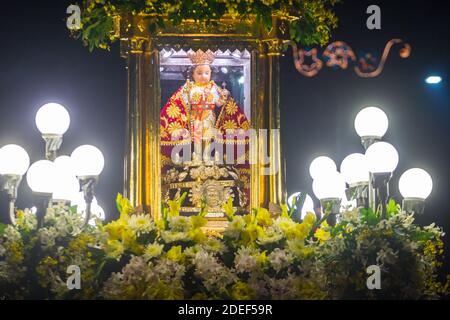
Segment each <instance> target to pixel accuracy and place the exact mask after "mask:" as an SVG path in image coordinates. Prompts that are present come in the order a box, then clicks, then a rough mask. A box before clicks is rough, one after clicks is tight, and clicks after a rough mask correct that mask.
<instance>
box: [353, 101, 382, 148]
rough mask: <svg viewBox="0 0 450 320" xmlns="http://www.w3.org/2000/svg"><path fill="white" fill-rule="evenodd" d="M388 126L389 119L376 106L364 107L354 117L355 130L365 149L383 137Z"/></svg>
mask: <svg viewBox="0 0 450 320" xmlns="http://www.w3.org/2000/svg"><path fill="white" fill-rule="evenodd" d="M388 127H389V120H388V117H387V116H386V113H384V111H383V110H381V109H380V108H377V107H367V108H364V109H362V110H361V111H360V112H359V113H358V114H357V115H356V118H355V130H356V132H357V133H358V135H359V136H360V137H361V143H362V145H363V146H364V148H365V149H366V150H367V148H368V147H369V146H370V145H372V144H373V143H375V142H377V141H380V140H381V138H383V136H384V135H385V134H386V132H387V129H388Z"/></svg>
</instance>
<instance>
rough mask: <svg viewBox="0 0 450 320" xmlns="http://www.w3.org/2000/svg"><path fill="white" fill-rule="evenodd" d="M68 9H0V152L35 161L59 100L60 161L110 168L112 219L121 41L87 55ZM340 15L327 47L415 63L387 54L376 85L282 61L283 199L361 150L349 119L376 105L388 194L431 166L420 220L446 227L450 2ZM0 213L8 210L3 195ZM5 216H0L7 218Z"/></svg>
mask: <svg viewBox="0 0 450 320" xmlns="http://www.w3.org/2000/svg"><path fill="white" fill-rule="evenodd" d="M68 4H69V2H68V1H67V2H66V1H60V0H58V1H55V0H51V1H50V0H45V1H44V0H41V1H28V2H27V1H14V2H8V4H4V5H3V6H2V9H1V10H2V11H1V18H0V37H1V39H2V50H1V51H0V56H1V59H0V68H1V72H0V111H1V112H0V146H3V145H5V144H8V143H16V144H19V145H21V146H23V147H25V148H26V149H27V150H28V152H29V154H30V156H31V158H32V161H33V162H34V161H37V160H39V159H41V158H42V157H43V149H44V144H43V141H42V139H41V137H40V134H39V132H38V130H37V129H36V127H35V124H34V116H35V113H36V111H37V110H38V108H39V107H40V106H41V105H43V104H44V103H47V102H53V101H54V102H59V103H61V104H63V105H64V106H65V107H66V108H68V110H69V112H70V114H71V119H72V124H71V127H70V129H69V131H68V132H67V134H66V135H65V137H64V144H63V148H62V153H63V154H70V153H71V152H72V150H73V149H74V148H75V147H77V146H78V145H81V144H87V143H88V144H94V145H97V146H98V147H100V148H101V149H102V151H103V152H104V155H105V158H106V166H105V170H104V172H103V174H102V176H101V180H100V185H99V188H98V199H99V202H100V204H101V205H103V207H104V208H105V209H106V210H107V212H109V214H110V215H112V214H113V215H115V214H116V213H115V206H114V200H115V196H116V194H117V192H121V190H122V179H123V160H122V158H123V150H124V136H125V104H126V71H125V61H124V60H123V59H121V58H120V56H119V48H118V45H117V44H116V45H114V46H113V49H112V51H111V52H103V51H97V52H94V53H89V52H88V50H87V49H86V48H84V47H83V46H82V44H81V43H80V42H78V41H75V40H73V39H71V38H69V36H68V32H67V29H66V28H65V18H66V13H65V11H66V7H67V6H68ZM370 4H378V5H379V6H380V7H381V10H382V30H379V31H370V30H368V29H367V28H366V27H365V21H366V18H367V15H366V14H365V11H366V8H367V6H368V5H370ZM336 12H337V15H338V17H339V18H340V23H339V28H338V29H337V30H335V32H334V33H333V40H343V41H345V42H347V43H348V44H349V45H350V46H351V47H352V48H353V49H354V51H355V52H356V53H360V52H372V53H376V54H377V55H380V54H381V52H382V50H383V48H384V45H385V43H386V42H387V41H388V40H390V39H392V38H402V39H405V40H407V41H408V42H409V43H410V44H411V46H412V49H413V51H412V55H411V57H410V58H409V59H406V60H404V59H400V58H399V57H398V54H397V51H396V50H394V51H392V52H391V55H390V57H389V59H388V62H387V65H386V68H385V71H384V72H383V73H382V74H381V75H380V76H379V77H377V78H375V79H362V78H359V77H357V76H356V74H355V73H354V72H353V71H352V70H347V71H340V70H336V71H334V70H331V69H324V70H322V71H321V72H320V73H319V75H318V76H316V77H315V78H305V77H303V76H301V75H300V74H299V73H298V72H297V71H296V70H295V68H294V66H293V63H292V56H291V54H290V53H288V54H287V55H286V57H284V58H283V60H282V67H281V70H282V78H281V85H282V87H281V94H282V107H283V127H284V130H283V134H284V143H285V145H284V148H285V156H286V161H287V186H288V189H289V191H290V192H294V191H297V190H307V191H308V192H309V193H311V191H310V189H311V187H310V185H311V181H310V178H309V175H308V166H309V163H310V161H311V160H312V159H313V158H314V157H315V156H316V155H319V154H328V155H329V156H331V157H332V158H333V159H335V161H336V162H337V163H338V165H339V164H340V162H341V161H342V160H343V158H344V157H345V156H346V155H347V154H349V153H353V152H362V149H361V148H362V147H361V146H360V144H359V138H358V136H357V135H356V133H355V132H354V128H353V120H354V117H355V115H356V113H357V112H358V111H359V110H360V109H361V108H362V107H363V106H366V105H378V106H380V107H382V108H383V109H384V110H385V111H386V113H387V114H388V117H389V119H390V128H389V131H388V133H387V135H386V136H385V140H386V141H389V142H390V143H392V144H394V145H395V146H396V147H397V149H398V151H399V154H400V164H399V167H398V168H397V171H396V173H395V175H394V179H393V181H392V183H391V185H392V191H393V195H394V197H396V198H398V196H399V195H398V192H397V190H396V189H397V187H396V186H397V181H398V178H399V176H400V174H401V173H402V172H404V171H405V170H406V169H408V168H411V167H416V166H419V167H422V168H424V169H426V170H427V171H429V172H430V174H431V175H432V177H433V181H434V190H433V193H432V195H431V196H430V198H429V200H428V202H427V209H426V213H425V215H424V216H422V217H419V219H418V221H419V222H420V223H423V224H429V223H431V222H436V223H437V224H438V225H441V226H443V227H444V229H445V230H447V231H448V230H450V212H449V210H448V201H449V179H450V172H449V168H448V161H449V160H448V155H449V154H450V143H449V134H450V127H449V125H448V123H449V121H450V104H449V101H450V99H449V98H450V97H449V90H448V76H449V69H450V62H449V50H450V46H449V39H450V27H449V23H450V10H449V5H448V1H436V0H433V1H431V0H428V1H422V0H421V1H387V0H385V1H365V0H364V1H363V0H353V1H351V0H344V1H343V3H341V4H340V5H338V6H337V7H336ZM432 72H438V73H439V74H440V75H442V76H443V78H444V82H443V83H442V84H441V85H439V86H437V87H434V88H431V87H429V86H426V85H425V83H424V79H425V77H426V76H427V75H428V74H430V73H432ZM2 197H3V195H2ZM30 203H31V195H30V191H29V188H28V186H27V185H26V183H25V182H23V183H22V185H21V188H20V199H19V201H18V206H19V207H26V206H30ZM1 207H2V208H4V209H3V210H2V211H3V212H6V203H5V202H4V199H3V201H2V202H1ZM111 212H113V213H111ZM107 214H108V213H107ZM1 218H2V220H3V221H4V220H6V215H5V213H4V214H3V216H2V217H1ZM448 243H449V241H448V239H447V244H448ZM448 250H449V246H447V252H448Z"/></svg>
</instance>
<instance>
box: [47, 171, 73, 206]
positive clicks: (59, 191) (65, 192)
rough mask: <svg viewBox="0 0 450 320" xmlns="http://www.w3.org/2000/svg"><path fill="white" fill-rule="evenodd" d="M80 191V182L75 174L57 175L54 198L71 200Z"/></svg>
mask: <svg viewBox="0 0 450 320" xmlns="http://www.w3.org/2000/svg"><path fill="white" fill-rule="evenodd" d="M79 191H80V183H79V182H78V179H77V178H76V177H75V176H69V175H56V177H55V184H54V189H53V195H52V198H53V199H54V200H67V201H71V200H72V199H73V198H74V197H75V196H76V195H77V194H78V192H79Z"/></svg>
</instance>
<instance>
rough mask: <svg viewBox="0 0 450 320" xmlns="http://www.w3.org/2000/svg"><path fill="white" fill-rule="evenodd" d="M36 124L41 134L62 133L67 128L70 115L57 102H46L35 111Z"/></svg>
mask: <svg viewBox="0 0 450 320" xmlns="http://www.w3.org/2000/svg"><path fill="white" fill-rule="evenodd" d="M36 126H37V128H38V130H39V131H40V132H41V133H42V134H57V135H63V134H64V133H66V131H67V130H68V129H69V126H70V115H69V112H67V110H66V108H64V107H63V106H62V105H60V104H57V103H47V104H45V105H43V106H42V107H41V108H40V109H39V110H38V112H37V113H36Z"/></svg>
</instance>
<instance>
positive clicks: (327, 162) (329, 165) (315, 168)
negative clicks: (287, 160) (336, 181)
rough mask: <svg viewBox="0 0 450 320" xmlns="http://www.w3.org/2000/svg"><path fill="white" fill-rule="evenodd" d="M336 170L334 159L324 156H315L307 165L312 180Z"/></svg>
mask: <svg viewBox="0 0 450 320" xmlns="http://www.w3.org/2000/svg"><path fill="white" fill-rule="evenodd" d="M336 171H337V167H336V163H335V162H334V160H333V159H331V158H329V157H324V156H321V157H317V158H315V159H314V160H313V161H312V162H311V164H310V166H309V174H310V175H311V178H312V179H313V180H315V179H318V178H319V177H321V176H327V175H328V174H329V173H332V172H336Z"/></svg>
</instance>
